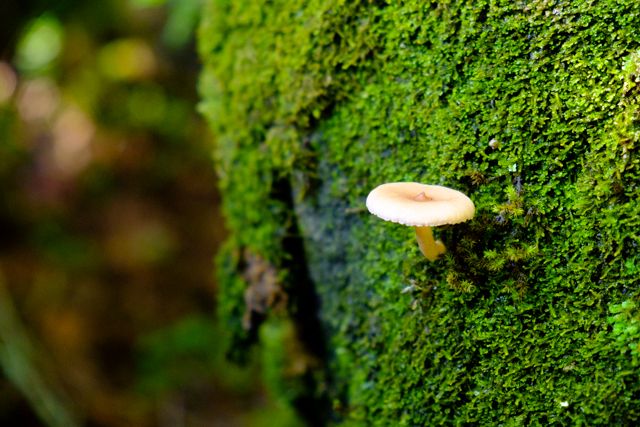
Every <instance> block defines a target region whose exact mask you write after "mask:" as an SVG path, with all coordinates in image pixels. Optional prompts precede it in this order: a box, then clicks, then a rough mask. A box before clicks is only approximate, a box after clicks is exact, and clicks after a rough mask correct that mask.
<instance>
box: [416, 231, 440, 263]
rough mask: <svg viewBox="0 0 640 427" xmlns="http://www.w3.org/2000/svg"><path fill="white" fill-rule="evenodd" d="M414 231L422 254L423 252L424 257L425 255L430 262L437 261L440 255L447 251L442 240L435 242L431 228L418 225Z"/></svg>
mask: <svg viewBox="0 0 640 427" xmlns="http://www.w3.org/2000/svg"><path fill="white" fill-rule="evenodd" d="M413 229H414V230H415V232H416V238H417V239H418V246H420V252H422V255H424V256H425V257H426V258H427V259H428V260H430V261H435V260H436V259H438V257H439V256H440V255H442V254H443V253H445V252H446V251H447V248H446V247H445V246H444V243H442V241H441V240H433V233H432V232H431V227H429V226H425V227H420V226H417V225H416V226H415V227H413Z"/></svg>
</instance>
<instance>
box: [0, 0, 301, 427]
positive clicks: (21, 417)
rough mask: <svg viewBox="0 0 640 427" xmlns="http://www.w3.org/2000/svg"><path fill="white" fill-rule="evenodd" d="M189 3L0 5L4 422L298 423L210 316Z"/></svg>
mask: <svg viewBox="0 0 640 427" xmlns="http://www.w3.org/2000/svg"><path fill="white" fill-rule="evenodd" d="M199 8H200V1H199V0H168V1H165V0H160V1H155V0H151V1H146V0H107V1H103V2H90V1H87V0H66V1H62V2H55V3H53V2H47V1H44V0H43V1H33V2H28V3H27V4H22V3H21V2H18V1H8V2H2V4H0V270H1V271H2V273H4V276H6V288H7V289H6V290H7V292H6V298H5V299H4V300H3V302H2V303H3V304H5V303H6V305H3V306H2V307H14V306H15V310H14V309H12V310H4V312H3V314H5V315H6V316H4V317H2V322H0V364H1V365H2V368H3V372H4V377H2V376H0V402H2V403H1V404H0V425H21V426H28V425H42V424H40V423H41V422H44V423H45V424H46V425H65V422H64V421H62V422H61V424H60V423H58V424H56V423H57V421H55V419H58V420H60V419H64V416H60V417H58V418H55V416H54V417H53V418H51V416H49V415H47V414H51V413H52V412H51V410H50V409H51V408H54V409H55V408H58V409H59V411H58V413H60V414H63V415H64V414H65V413H68V414H74V416H75V414H77V417H78V419H84V420H85V421H86V424H87V425H91V426H126V425H132V426H154V425H160V426H166V425H171V426H187V425H223V424H224V425H231V426H264V425H273V424H270V423H272V422H274V420H275V422H276V423H277V425H281V426H291V425H299V421H298V420H297V419H296V416H295V414H294V413H293V412H292V411H291V410H290V409H287V407H286V406H284V405H281V404H280V403H278V402H275V401H273V400H271V399H270V398H269V397H268V392H267V391H265V390H263V388H262V385H261V381H260V378H261V377H260V375H259V372H260V371H261V367H260V366H259V365H258V364H257V362H255V361H253V362H249V363H248V365H247V366H246V367H244V368H240V367H237V366H235V365H231V364H229V363H228V362H227V361H226V355H225V353H224V349H225V348H227V347H228V346H227V345H225V344H224V339H225V338H224V336H225V334H224V331H223V329H224V328H223V327H221V326H220V325H218V324H217V323H216V321H215V316H214V307H215V303H216V301H215V291H216V284H215V281H214V279H213V276H212V273H211V270H212V258H213V256H214V253H215V250H216V248H217V246H218V244H219V242H221V241H222V240H223V238H224V236H225V230H224V228H223V226H222V220H221V218H220V215H219V212H218V205H219V196H218V193H217V190H216V178H215V173H214V170H213V167H212V165H211V159H210V158H211V155H210V141H209V138H208V133H207V130H206V126H205V125H204V124H203V123H202V120H201V119H200V117H199V115H198V114H197V113H196V112H195V108H194V106H195V103H196V102H197V94H196V91H195V86H196V81H197V75H198V72H199V66H198V62H197V58H196V54H195V52H194V48H193V45H194V40H193V39H194V37H193V34H194V29H195V27H196V26H197V23H198V16H199ZM3 295H5V294H4V293H3ZM7 316H8V317H7ZM7 325H13V326H7ZM16 325H17V326H16ZM11 328H13V329H16V328H17V329H16V330H19V331H20V333H19V334H16V333H13V334H12V333H9V332H10V331H9V329H11ZM13 329H12V330H13ZM7 355H9V356H7ZM253 359H255V358H253ZM29 378H31V379H29ZM33 378H36V379H37V381H35V380H33ZM52 390H53V391H55V393H54V392H53V391H52ZM58 392H60V393H58ZM21 395H22V396H21ZM56 395H68V398H64V399H62V398H57V397H55V396H56ZM43 396H44V397H43ZM47 396H49V397H47ZM24 399H26V400H24ZM29 405H30V406H31V409H30V408H29ZM56 405H57V406H56ZM47 408H49V409H47ZM53 413H55V411H54V412H53ZM35 414H37V415H35ZM37 417H39V418H40V420H41V421H37V419H36V418H37ZM278 420H282V422H279V421H278ZM82 423H83V422H80V424H82ZM67 425H71V424H68V423H67Z"/></svg>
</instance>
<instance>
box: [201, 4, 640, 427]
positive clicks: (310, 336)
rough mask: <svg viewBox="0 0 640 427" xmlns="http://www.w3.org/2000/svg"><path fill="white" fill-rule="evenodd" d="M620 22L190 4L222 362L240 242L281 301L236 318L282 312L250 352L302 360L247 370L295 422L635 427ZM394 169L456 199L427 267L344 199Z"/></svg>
mask: <svg viewBox="0 0 640 427" xmlns="http://www.w3.org/2000/svg"><path fill="white" fill-rule="evenodd" d="M639 29H640V5H638V3H637V1H636V0H616V1H614V0H600V1H581V2H562V1H553V0H543V1H522V2H513V1H501V2H500V1H493V2H487V1H455V2H454V1H450V2H447V1H444V2H431V1H418V0H411V1H408V0H407V1H399V2H384V1H373V0H372V1H364V0H360V1H358V0H355V1H351V2H344V1H339V0H333V1H331V0H309V1H299V0H288V1H284V0H273V1H263V0H252V1H249V0H234V1H230V0H212V1H209V3H208V4H207V6H206V7H205V14H204V21H203V24H202V28H201V34H200V51H201V55H202V58H203V60H204V63H205V69H204V71H203V76H202V79H201V93H202V95H203V102H202V111H203V112H204V114H206V115H207V116H208V118H209V119H210V121H211V124H212V128H213V130H214V133H215V135H216V150H215V153H216V162H217V164H218V166H219V169H220V176H221V186H222V190H223V192H224V197H225V202H224V206H225V207H224V209H225V213H226V216H227V225H228V227H229V229H230V231H231V238H230V240H229V242H228V244H227V246H226V250H224V251H222V254H221V255H220V257H219V259H218V266H219V274H220V276H221V277H220V281H221V284H222V288H221V295H220V300H221V304H220V308H221V310H220V312H221V316H222V317H223V319H224V321H225V322H226V323H227V324H228V325H229V330H230V332H231V333H232V334H233V336H234V338H235V340H234V342H235V345H234V347H233V348H232V349H230V354H234V355H236V356H237V358H239V359H241V357H242V354H243V352H245V350H244V349H246V348H247V345H250V344H251V343H252V342H255V341H256V340H257V339H258V337H259V336H260V334H257V333H256V331H257V329H258V328H259V322H258V321H256V322H254V323H253V324H252V325H250V327H249V329H248V330H247V329H244V328H243V327H242V316H243V314H244V313H245V312H246V307H245V296H244V293H245V290H246V289H247V286H250V285H251V284H248V283H246V280H243V279H242V277H243V269H244V268H245V267H244V266H245V264H246V262H245V261H243V257H242V253H243V250H245V249H248V250H250V251H251V252H252V253H255V254H259V255H260V256H262V257H263V258H264V260H265V262H268V263H270V265H273V266H275V267H276V268H278V269H279V271H280V273H279V274H280V276H279V280H280V281H281V285H282V289H284V291H285V292H287V293H288V294H289V299H288V310H287V314H284V315H283V314H277V313H272V314H270V315H269V316H272V317H273V318H272V319H270V318H269V316H265V315H262V316H258V317H259V318H260V319H264V318H265V317H266V319H267V322H269V324H272V325H283V324H286V325H295V326H287V328H288V329H287V331H288V332H287V333H286V334H284V333H281V334H277V333H266V332H265V333H263V334H262V336H263V337H265V336H271V337H272V338H271V339H270V340H269V343H267V344H266V345H267V346H271V347H273V346H274V345H275V344H274V342H275V341H274V340H276V339H277V337H279V336H283V337H284V336H286V337H287V338H286V342H283V344H282V345H283V346H285V345H292V344H291V340H292V339H293V338H292V333H295V334H296V336H297V339H298V340H299V341H300V344H299V345H297V346H294V347H295V348H298V349H299V350H297V351H298V353H299V354H300V355H303V356H296V357H289V358H287V357H280V358H277V357H273V358H271V359H273V360H276V359H277V360H280V361H281V362H278V363H285V364H286V363H290V364H292V363H294V362H292V361H291V360H298V361H299V360H303V362H301V363H306V364H305V365H304V366H302V367H300V366H298V367H297V368H296V369H294V368H292V367H288V368H287V367H286V366H285V367H280V368H272V369H270V370H268V372H271V375H273V372H282V375H283V376H285V377H287V376H288V378H285V379H283V381H282V382H280V383H279V386H278V388H279V389H280V390H281V393H282V394H283V395H286V396H287V397H288V399H289V400H290V401H291V402H293V404H294V405H296V407H297V408H298V409H299V410H300V411H301V412H302V414H303V415H305V416H306V418H307V420H309V421H310V422H311V423H312V424H315V425H322V424H323V423H328V424H340V423H342V424H343V425H379V426H387V425H393V426H398V425H407V426H422V425H467V424H477V425H490V426H494V425H504V426H509V425H527V426H529V425H532V426H533V425H545V426H546V425H589V426H591V425H634V424H635V423H636V422H637V421H636V420H637V419H638V417H639V416H640V381H639V380H638V378H639V376H640V364H639V363H638V362H639V359H638V354H639V353H640V351H639V350H638V348H639V345H640V331H639V330H638V326H637V325H638V320H640V312H639V311H638V310H637V307H638V306H640V289H639V286H638V285H639V279H638V270H639V269H640V261H638V254H639V243H640V237H639V236H640V233H639V231H640V228H639V227H640V216H639V214H640V206H639V205H638V199H639V196H640V188H638V184H639V183H640V170H639V167H638V163H639V162H640V89H639V88H640V85H639V83H640V53H639V52H640V51H639V49H640V30H639ZM393 181H418V182H423V183H428V184H442V185H446V186H449V187H452V188H455V189H457V190H460V191H463V192H464V193H466V194H467V195H469V196H470V197H471V199H472V200H473V201H474V202H475V204H476V217H475V218H474V219H473V220H472V221H470V222H468V223H465V224H460V225H456V226H444V227H440V228H438V229H436V234H439V237H440V238H441V239H442V240H443V241H444V242H445V244H446V246H447V248H448V252H447V254H446V256H445V257H444V258H443V259H442V260H438V261H436V262H433V263H432V262H429V261H427V260H425V259H424V258H423V257H422V256H421V255H420V253H419V250H418V247H417V244H416V243H415V239H414V237H413V235H412V233H413V231H412V230H411V229H410V228H407V227H404V226H400V225H397V224H392V223H387V222H383V221H381V220H380V219H378V218H376V217H374V216H371V215H369V214H368V213H367V211H366V208H365V207H364V200H365V198H366V195H367V194H368V192H369V191H370V190H371V189H372V188H374V187H375V186H377V185H379V184H382V183H385V182H393ZM302 240H303V241H304V251H303V250H302ZM313 292H316V293H317V295H318V297H319V299H320V301H321V303H320V309H319V310H318V303H317V301H316V300H315V299H314V297H313ZM316 311H318V318H319V321H320V325H321V327H322V331H323V332H320V327H319V325H318V324H317V323H316V322H317V320H316V317H314V316H313V313H315V312H316ZM278 316H280V317H282V316H285V317H288V318H289V320H286V322H289V321H290V322H293V323H282V322H285V321H284V320H282V319H281V318H278ZM245 327H246V324H245ZM271 328H272V330H273V331H276V330H278V329H273V328H276V326H271ZM291 331H294V332H291ZM310 331H311V332H310ZM287 343H289V344H287ZM266 359H269V358H266ZM287 360H289V362H287ZM305 360H306V362H304V361H305ZM274 363H275V362H274ZM287 384H290V386H287ZM305 388H306V389H305ZM300 402H304V404H300ZM314 402H315V403H314Z"/></svg>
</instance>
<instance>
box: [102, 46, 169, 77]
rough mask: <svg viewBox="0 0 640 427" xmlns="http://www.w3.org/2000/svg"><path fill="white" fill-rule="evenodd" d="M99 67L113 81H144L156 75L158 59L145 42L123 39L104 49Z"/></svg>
mask: <svg viewBox="0 0 640 427" xmlns="http://www.w3.org/2000/svg"><path fill="white" fill-rule="evenodd" d="M98 65H99V67H100V70H101V71H102V73H103V74H104V75H105V76H107V77H108V78H110V79H113V80H124V81H136V80H144V79H148V78H150V77H153V75H154V74H155V72H156V57H155V55H154V54H153V51H152V50H151V47H150V46H149V45H148V44H147V43H146V42H145V41H144V40H138V39H122V40H117V41H114V42H111V43H109V44H108V45H106V46H105V47H103V48H102V50H101V51H100V53H99V55H98Z"/></svg>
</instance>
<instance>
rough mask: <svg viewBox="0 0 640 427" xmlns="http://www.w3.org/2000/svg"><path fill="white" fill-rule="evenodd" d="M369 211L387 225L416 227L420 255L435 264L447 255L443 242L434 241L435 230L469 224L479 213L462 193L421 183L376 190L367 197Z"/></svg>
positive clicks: (402, 184)
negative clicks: (461, 223) (442, 256)
mask: <svg viewBox="0 0 640 427" xmlns="http://www.w3.org/2000/svg"><path fill="white" fill-rule="evenodd" d="M367 208H368V209H369V212H371V213H372V214H374V215H376V216H378V217H380V218H382V219H384V220H385V221H391V222H397V223H398V224H403V225H410V226H413V228H414V230H415V232H416V237H417V239H418V245H419V246H420V251H421V252H422V254H423V255H424V256H425V257H427V258H428V259H429V260H431V261H435V260H436V259H437V258H438V257H439V256H440V255H442V254H443V253H445V252H446V248H445V246H444V244H443V243H442V242H441V241H440V240H438V241H434V240H433V234H432V233H431V227H437V226H439V225H445V224H458V223H460V222H464V221H467V220H469V219H471V218H473V214H474V213H475V210H476V209H475V206H474V204H473V202H472V201H471V199H469V198H468V197H467V196H465V195H464V194H462V193H461V192H459V191H456V190H452V189H451V188H447V187H442V186H440V185H426V184H419V183H417V182H392V183H389V184H382V185H380V186H378V187H376V188H374V189H373V190H372V191H371V193H369V196H367Z"/></svg>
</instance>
